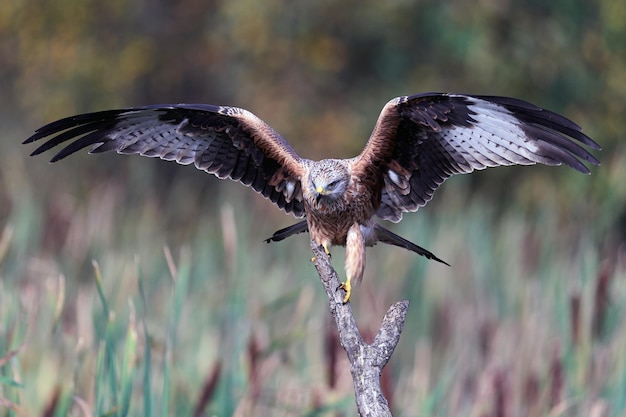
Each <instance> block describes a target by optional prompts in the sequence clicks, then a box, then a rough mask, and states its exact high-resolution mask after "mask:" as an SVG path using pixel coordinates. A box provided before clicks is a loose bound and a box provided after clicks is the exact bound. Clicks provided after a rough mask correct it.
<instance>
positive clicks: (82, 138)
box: [24, 104, 304, 217]
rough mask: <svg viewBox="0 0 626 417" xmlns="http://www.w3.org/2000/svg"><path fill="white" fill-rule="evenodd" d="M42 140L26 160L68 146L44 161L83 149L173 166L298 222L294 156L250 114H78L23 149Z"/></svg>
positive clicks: (163, 109)
mask: <svg viewBox="0 0 626 417" xmlns="http://www.w3.org/2000/svg"><path fill="white" fill-rule="evenodd" d="M43 138H47V141H46V142H44V143H43V144H42V145H41V146H39V147H38V148H37V149H35V151H34V152H33V153H32V154H31V155H38V154H40V153H42V152H45V151H47V150H49V149H50V148H53V147H55V146H57V145H60V144H61V143H64V142H67V141H70V142H69V143H68V144H66V146H65V147H64V148H62V149H61V150H60V151H59V152H58V153H57V154H56V155H55V156H54V157H53V158H52V160H51V162H55V161H58V160H60V159H63V158H65V157H66V156H68V155H70V154H72V153H74V152H76V151H78V150H80V149H83V148H86V147H91V149H90V153H100V152H107V151H117V152H118V153H121V154H139V155H142V156H148V157H156V158H161V159H164V160H167V161H176V162H178V163H179V164H182V165H189V164H194V165H195V167H196V168H198V169H200V170H203V171H206V172H208V173H210V174H214V175H216V176H217V177H219V178H230V179H232V180H234V181H238V182H241V183H242V184H244V185H247V186H250V187H252V189H254V190H255V191H257V192H258V193H260V194H262V195H263V196H265V197H266V198H268V199H270V200H271V201H272V202H273V203H275V204H276V205H277V206H278V207H279V208H281V209H283V210H284V211H285V212H287V213H293V214H294V215H295V216H296V217H302V216H304V204H303V200H302V189H301V185H300V178H301V175H302V164H301V159H300V157H299V156H298V155H297V154H296V152H295V151H294V150H293V148H292V147H291V146H290V145H289V144H288V143H287V142H286V141H285V140H284V139H283V138H282V137H281V136H280V135H279V134H278V133H276V131H274V130H273V129H272V128H271V127H270V126H269V125H267V124H266V123H265V122H263V121H262V120H261V119H259V118H258V117H256V116H255V115H254V114H252V113H250V112H249V111H246V110H243V109H239V108H236V107H224V106H212V105H205V104H174V105H169V104H166V105H156V106H146V107H135V108H127V109H120V110H108V111H101V112H96V113H88V114H82V115H77V116H72V117H67V118H65V119H61V120H58V121H56V122H52V123H50V124H48V125H46V126H43V127H41V128H39V129H37V131H36V133H35V134H34V135H33V136H31V137H30V138H28V139H27V140H26V141H25V142H24V143H30V142H35V141H38V140H40V139H43Z"/></svg>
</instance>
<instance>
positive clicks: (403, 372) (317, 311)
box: [0, 157, 626, 417]
mask: <svg viewBox="0 0 626 417" xmlns="http://www.w3.org/2000/svg"><path fill="white" fill-rule="evenodd" d="M90 158H92V159H90V161H93V160H95V157H90ZM149 162H150V161H148V163H149ZM23 163H24V162H23V161H21V160H20V159H19V158H18V159H16V160H15V161H14V162H13V163H12V164H10V166H6V165H5V167H4V170H5V171H4V172H3V176H4V178H5V179H8V178H11V179H14V178H21V180H20V181H21V184H19V186H18V185H16V184H12V185H11V184H8V181H5V187H4V190H5V194H6V196H5V198H6V199H7V201H9V202H10V206H11V215H10V216H9V217H8V220H7V222H6V224H4V225H2V227H3V232H2V234H1V237H0V262H1V268H2V269H1V270H0V273H1V274H2V280H0V317H1V320H0V325H1V328H0V410H2V413H4V414H6V415H66V414H69V415H74V416H83V415H93V416H101V415H115V416H127V415H128V416H166V415H180V416H182V415H220V416H230V415H236V416H247V415H276V416H291V415H294V416H300V415H309V416H317V415H328V416H334V415H352V414H354V413H355V406H354V401H353V394H352V383H351V380H350V373H349V364H348V363H347V362H346V359H345V356H344V354H343V351H342V350H341V347H340V346H339V344H338V343H337V342H336V338H335V337H334V335H333V329H332V326H331V325H330V324H329V321H328V313H327V311H326V310H327V301H326V299H325V297H324V294H323V291H322V289H321V286H320V285H319V283H318V282H317V276H316V274H315V270H314V268H313V267H312V265H310V263H309V261H308V260H309V259H310V256H311V255H310V252H309V251H308V241H307V239H308V238H307V237H306V236H305V235H302V236H298V237H295V238H292V239H291V240H290V241H287V242H280V243H277V244H273V245H266V244H264V243H263V242H262V239H263V238H264V237H266V236H268V235H269V234H271V232H273V231H274V230H275V229H277V228H280V227H282V226H284V225H285V224H287V222H288V221H289V220H288V219H287V218H283V217H281V216H280V214H277V213H275V210H274V209H273V208H272V207H271V206H270V205H269V203H266V202H264V201H262V200H261V199H260V198H256V196H253V195H252V193H251V192H250V191H249V190H245V189H243V187H240V186H237V185H234V184H229V183H228V184H219V185H217V183H218V182H217V181H213V182H210V181H209V180H208V179H207V181H208V182H210V184H211V185H210V186H211V187H215V188H214V189H212V190H211V192H205V193H196V192H194V188H193V186H191V185H189V183H188V180H187V178H186V177H185V176H184V175H182V174H181V176H179V177H176V178H174V179H173V180H172V183H171V185H170V186H169V187H170V188H168V189H167V190H166V191H163V192H162V193H160V194H159V193H152V192H148V191H146V190H145V187H146V186H145V184H153V185H155V184H159V182H158V181H159V180H158V178H159V177H158V176H155V175H154V173H151V171H150V170H152V169H155V168H152V165H144V166H148V167H149V168H147V169H148V172H147V173H143V172H134V171H132V170H131V171H129V173H128V174H122V175H120V177H114V178H109V179H107V180H101V181H98V182H97V183H94V184H89V181H88V180H87V179H85V180H84V181H81V180H73V181H68V182H67V183H64V182H65V181H66V180H67V179H68V178H69V176H71V175H79V174H77V173H70V174H68V171H63V172H59V171H54V170H53V168H51V167H49V166H46V165H45V164H42V165H43V167H41V168H37V169H36V171H37V172H35V173H27V171H26V169H25V168H24V165H23ZM9 169H10V170H11V172H10V173H9V172H8V170H9ZM520 172H521V171H520ZM57 174H58V175H59V178H58V179H57V180H55V181H52V182H50V183H49V186H48V187H46V188H42V187H39V186H38V180H37V178H41V177H39V176H38V175H45V176H48V177H50V176H54V175H57ZM68 175H69V176H68ZM122 181H124V183H120V182H122ZM466 185H467V184H466V183H465V182H463V180H460V181H457V182H450V183H449V184H447V185H446V190H447V191H442V192H441V193H440V195H438V197H437V198H438V200H437V201H435V202H434V203H433V204H432V205H430V206H428V207H427V208H425V209H423V210H421V211H420V213H417V214H415V215H409V216H406V218H405V220H404V221H403V222H402V223H401V224H400V225H399V226H398V227H397V229H396V230H397V231H398V232H399V233H401V234H402V235H404V236H406V237H407V238H409V239H411V240H413V241H415V242H417V243H418V244H420V245H423V246H425V247H427V248H429V249H431V250H432V251H434V252H435V253H436V254H437V255H438V256H440V257H442V258H443V259H445V260H446V261H448V262H450V263H451V265H452V266H451V267H446V266H443V265H440V264H437V263H434V262H428V261H427V260H425V259H423V258H419V257H416V256H414V255H413V254H411V253H408V252H405V251H401V250H399V249H397V248H390V247H382V246H378V247H376V248H374V249H371V250H369V253H368V266H367V270H366V276H365V278H364V284H363V285H362V287H361V288H359V289H358V290H357V292H356V293H355V294H354V297H353V307H354V309H355V314H356V317H357V321H358V323H359V325H360V327H361V329H362V332H363V333H364V334H366V335H367V334H370V335H373V334H374V332H375V331H376V329H377V328H378V325H379V324H380V320H381V318H382V315H383V314H384V312H385V310H386V308H387V306H388V305H389V304H390V303H391V302H392V301H395V300H397V299H399V298H407V299H409V300H410V301H411V309H410V312H409V316H408V318H407V321H406V325H405V330H404V333H403V336H402V339H401V342H400V345H399V346H398V348H397V350H396V352H395V354H394V356H393V357H392V359H391V362H390V364H389V365H388V367H387V368H386V370H385V373H384V374H383V381H384V382H383V385H384V386H385V390H386V392H387V393H388V395H389V397H390V398H389V399H390V402H391V404H392V407H393V409H394V413H395V415H399V416H420V417H425V416H459V415H467V416H514V415H527V416H542V415H568V416H589V415H595V416H608V415H615V416H620V415H625V414H624V413H625V412H626V394H625V393H626V321H625V320H624V317H626V315H625V311H624V309H625V307H624V306H626V284H625V282H626V281H625V280H624V276H625V275H626V274H625V269H624V264H623V260H622V259H621V258H619V257H618V256H617V255H615V256H613V255H614V254H617V253H618V252H617V251H614V248H613V247H609V246H606V245H603V242H602V240H601V239H599V238H598V236H597V235H596V234H597V231H594V227H593V225H591V224H589V223H585V222H575V221H573V220H572V218H571V216H572V215H573V213H572V212H575V213H574V214H580V213H582V212H583V211H584V210H586V208H585V207H584V206H582V205H581V206H576V205H574V204H572V205H570V207H569V208H564V207H562V206H561V204H560V199H559V197H558V196H552V197H550V198H546V199H545V201H544V203H545V204H541V205H535V206H531V205H524V203H523V202H521V203H519V204H518V205H516V206H512V205H505V206H504V208H501V209H496V208H494V207H492V206H490V205H489V204H487V203H486V201H485V200H483V198H482V197H480V196H472V195H468V193H467V192H466V191H464V190H465V189H466V188H465V187H466ZM587 218H588V217H587ZM333 254H334V258H333V259H334V263H335V265H336V267H337V269H338V271H339V273H340V274H342V273H343V269H342V263H343V260H342V258H343V252H342V249H336V250H335V251H334V253H333ZM620 256H621V255H620Z"/></svg>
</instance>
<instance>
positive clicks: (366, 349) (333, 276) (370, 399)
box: [311, 241, 409, 417]
mask: <svg viewBox="0 0 626 417" xmlns="http://www.w3.org/2000/svg"><path fill="white" fill-rule="evenodd" d="M311 248H312V250H313V254H314V255H315V268H316V269H317V273H318V274H319V277H320V280H321V281H322V284H323V286H324V290H325V291H326V295H327V296H328V301H329V307H330V312H331V314H332V316H333V318H334V319H335V323H336V324H337V329H338V331H339V340H340V342H341V346H342V347H343V348H344V349H345V351H346V353H347V354H348V359H349V360H350V371H351V373H352V380H353V382H354V391H355V397H356V404H357V409H358V412H359V415H360V416H361V417H374V416H376V417H378V416H391V411H390V410H389V405H388V403H387V400H386V399H385V397H384V396H383V393H382V389H381V386H380V374H381V372H382V370H383V368H384V367H385V365H386V364H387V362H388V361H389V358H391V354H392V353H393V351H394V349H395V348H396V345H397V344H398V341H399V340H400V334H401V333H402V328H403V326H404V319H405V318H406V314H407V312H408V309H409V302H408V301H407V300H403V301H398V302H397V303H395V304H393V305H392V306H391V307H389V310H387V314H385V317H384V318H383V322H382V324H381V327H380V330H379V331H378V333H377V334H376V337H375V338H374V341H373V342H372V344H369V345H368V344H367V343H365V342H364V341H363V338H362V337H361V335H360V333H359V330H358V328H357V325H356V321H355V319H354V315H353V314H352V307H350V303H347V304H344V303H343V296H344V293H343V291H340V290H338V287H339V285H340V284H341V282H340V281H339V278H338V276H337V273H336V272H335V270H334V269H333V267H332V265H331V263H330V260H329V258H328V256H326V253H325V252H324V250H323V249H322V247H321V246H320V247H318V246H317V245H316V244H315V242H313V241H311Z"/></svg>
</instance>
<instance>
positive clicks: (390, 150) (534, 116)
mask: <svg viewBox="0 0 626 417" xmlns="http://www.w3.org/2000/svg"><path fill="white" fill-rule="evenodd" d="M576 141H577V142H580V143H582V144H584V145H586V146H588V147H590V148H593V149H600V146H599V145H598V144H597V143H595V142H594V141H593V140H592V139H591V138H589V137H588V136H586V135H585V134H584V133H582V132H581V129H580V127H579V126H577V125H576V124H575V123H574V122H572V121H571V120H569V119H567V118H565V117H563V116H560V115H558V114H556V113H553V112H551V111H548V110H544V109H542V108H540V107H537V106H534V105H532V104H530V103H527V102H525V101H522V100H517V99H513V98H507V97H490V96H470V95H462V94H443V93H428V94H420V95H414V96H410V97H406V96H405V97H398V98H395V99H393V100H391V101H390V102H388V103H387V104H386V105H385V107H384V108H383V110H382V112H381V114H380V116H379V118H378V121H377V123H376V126H375V128H374V131H373V132H372V136H371V137H370V139H369V141H368V143H367V145H366V147H365V149H364V150H363V152H362V153H361V154H360V155H359V156H358V157H357V160H356V161H355V164H354V167H353V172H354V173H355V175H359V176H361V179H362V180H365V179H366V178H367V177H368V176H371V175H372V172H373V171H372V169H373V168H374V167H375V168H376V170H380V171H382V175H383V179H384V185H383V190H382V202H381V205H380V208H379V209H378V211H377V213H376V214H377V215H378V216H379V217H381V218H384V219H387V220H391V221H394V222H397V221H400V219H401V218H402V213H403V212H407V211H416V210H417V209H418V208H420V207H422V206H424V205H425V204H426V203H427V202H428V201H430V199H431V198H432V196H433V193H434V192H435V190H436V189H437V188H438V187H439V186H440V185H441V183H443V182H444V181H445V180H446V179H447V178H449V177H450V176H452V175H454V174H463V173H470V172H472V171H474V170H476V169H484V168H487V167H494V166H500V165H518V164H519V165H532V164H536V163H540V164H545V165H561V164H566V165H569V166H570V167H572V168H574V169H576V170H577V171H580V172H582V173H586V174H588V173H589V172H590V171H589V169H588V168H587V167H586V166H585V164H584V163H583V162H582V161H586V162H589V163H591V164H593V165H599V162H598V160H597V159H596V158H594V157H593V155H591V154H590V153H589V152H588V151H587V150H586V149H585V148H583V147H582V146H581V145H580V144H579V143H577V142H576ZM380 171H378V172H380ZM379 175H380V174H379Z"/></svg>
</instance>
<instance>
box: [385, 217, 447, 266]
mask: <svg viewBox="0 0 626 417" xmlns="http://www.w3.org/2000/svg"><path fill="white" fill-rule="evenodd" d="M374 229H375V230H376V236H377V237H378V241H379V242H382V243H386V244H388V245H394V246H398V247H400V248H404V249H408V250H410V251H412V252H415V253H417V254H418V255H422V256H424V257H426V258H428V259H432V260H434V261H437V262H441V263H442V264H446V265H448V266H450V264H449V263H447V262H446V261H443V260H441V259H439V258H438V257H437V256H435V254H433V253H432V252H430V251H428V250H426V249H424V248H422V247H421V246H417V245H416V244H415V243H413V242H410V241H408V240H406V239H405V238H403V237H400V236H398V235H396V234H395V233H393V232H392V231H391V230H387V229H385V228H384V227H382V226H381V225H379V224H377V225H376V226H375V228H374Z"/></svg>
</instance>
